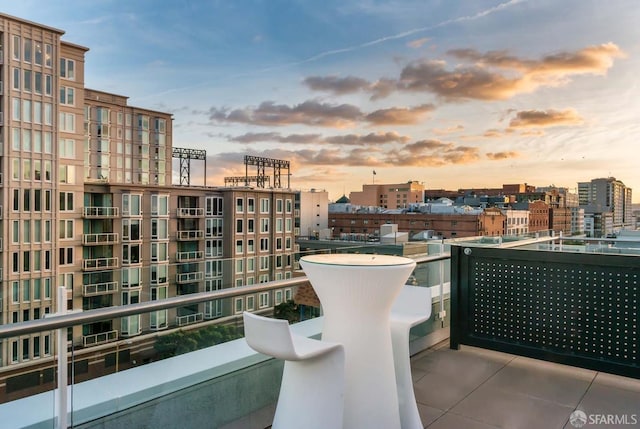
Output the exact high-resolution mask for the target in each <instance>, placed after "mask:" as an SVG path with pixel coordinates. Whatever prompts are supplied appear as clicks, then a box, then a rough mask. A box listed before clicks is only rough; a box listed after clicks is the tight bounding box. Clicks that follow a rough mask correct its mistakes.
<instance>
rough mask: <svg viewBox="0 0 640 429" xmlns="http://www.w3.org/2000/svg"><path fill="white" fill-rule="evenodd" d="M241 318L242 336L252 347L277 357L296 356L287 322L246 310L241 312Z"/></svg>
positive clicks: (290, 358) (289, 357)
mask: <svg viewBox="0 0 640 429" xmlns="http://www.w3.org/2000/svg"><path fill="white" fill-rule="evenodd" d="M242 318H243V319H244V337H245V339H246V341H247V343H248V344H249V346H250V347H251V348H252V349H254V350H255V351H257V352H260V353H263V354H265V355H269V356H273V357H275V358H278V359H285V360H295V359H297V358H298V356H297V354H296V350H295V348H294V346H293V339H292V337H291V330H290V329H289V322H287V321H286V320H280V319H271V318H268V317H263V316H258V315H257V314H253V313H248V312H246V311H245V312H244V313H242Z"/></svg>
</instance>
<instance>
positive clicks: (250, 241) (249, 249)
mask: <svg viewBox="0 0 640 429" xmlns="http://www.w3.org/2000/svg"><path fill="white" fill-rule="evenodd" d="M255 251H256V248H255V241H254V239H253V238H249V239H248V240H247V253H255Z"/></svg>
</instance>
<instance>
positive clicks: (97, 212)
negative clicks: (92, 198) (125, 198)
mask: <svg viewBox="0 0 640 429" xmlns="http://www.w3.org/2000/svg"><path fill="white" fill-rule="evenodd" d="M119 213H120V209H119V208H118V207H85V208H84V210H83V211H82V216H83V217H84V218H86V219H112V218H116V217H118V215H119Z"/></svg>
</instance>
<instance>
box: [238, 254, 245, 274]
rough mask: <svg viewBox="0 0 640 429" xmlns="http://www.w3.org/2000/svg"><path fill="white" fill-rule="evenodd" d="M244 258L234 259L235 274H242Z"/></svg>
mask: <svg viewBox="0 0 640 429" xmlns="http://www.w3.org/2000/svg"><path fill="white" fill-rule="evenodd" d="M243 267H244V260H243V259H242V258H240V259H236V274H242V273H243V272H244V269H243Z"/></svg>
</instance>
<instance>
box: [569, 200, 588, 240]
mask: <svg viewBox="0 0 640 429" xmlns="http://www.w3.org/2000/svg"><path fill="white" fill-rule="evenodd" d="M570 210H571V234H572V235H578V234H583V233H584V232H585V225H584V209H583V208H581V207H571V208H570Z"/></svg>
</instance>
